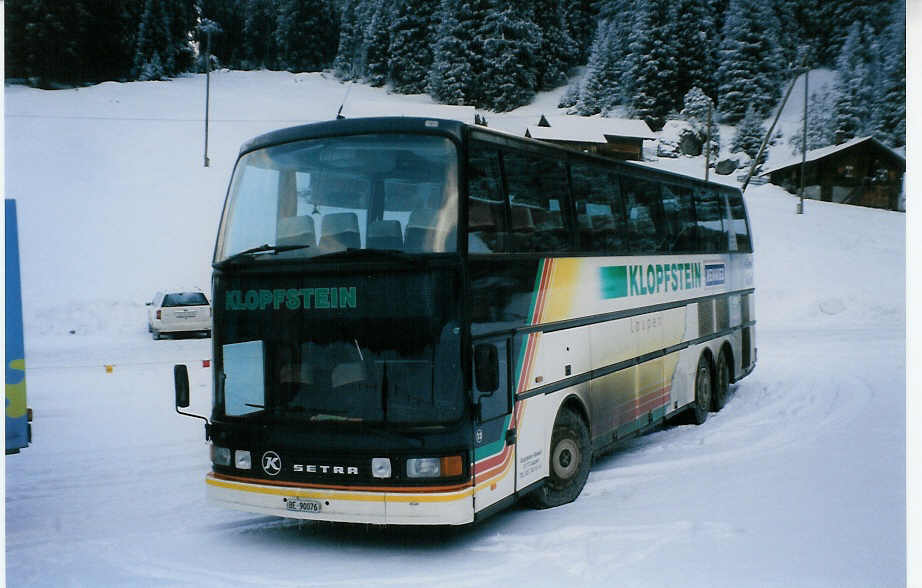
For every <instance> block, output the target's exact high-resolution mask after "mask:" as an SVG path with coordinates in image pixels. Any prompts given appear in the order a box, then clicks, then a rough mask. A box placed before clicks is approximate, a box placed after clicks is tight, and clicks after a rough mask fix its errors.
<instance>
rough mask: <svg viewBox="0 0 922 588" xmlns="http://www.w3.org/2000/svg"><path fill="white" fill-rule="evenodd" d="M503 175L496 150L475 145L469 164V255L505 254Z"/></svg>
mask: <svg viewBox="0 0 922 588" xmlns="http://www.w3.org/2000/svg"><path fill="white" fill-rule="evenodd" d="M501 180H502V175H501V173H500V168H499V155H498V153H497V152H496V150H494V149H492V148H489V147H486V146H484V145H482V144H480V143H476V142H472V143H471V147H470V151H469V153H468V165H467V194H468V196H467V197H468V207H467V208H468V210H467V213H468V214H467V219H468V220H467V229H468V233H467V248H468V252H470V253H493V252H500V251H503V248H504V247H505V243H506V240H507V231H506V210H505V207H506V205H505V202H504V199H503V192H502V189H501Z"/></svg>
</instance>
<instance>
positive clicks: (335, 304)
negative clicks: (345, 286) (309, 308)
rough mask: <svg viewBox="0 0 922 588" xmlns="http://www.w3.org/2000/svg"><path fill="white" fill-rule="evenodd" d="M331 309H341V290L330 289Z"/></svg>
mask: <svg viewBox="0 0 922 588" xmlns="http://www.w3.org/2000/svg"><path fill="white" fill-rule="evenodd" d="M330 308H339V290H337V289H336V288H330Z"/></svg>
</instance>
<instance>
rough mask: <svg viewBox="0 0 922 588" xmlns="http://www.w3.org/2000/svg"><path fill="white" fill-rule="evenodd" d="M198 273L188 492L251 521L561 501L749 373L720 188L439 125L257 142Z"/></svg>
mask: <svg viewBox="0 0 922 588" xmlns="http://www.w3.org/2000/svg"><path fill="white" fill-rule="evenodd" d="M213 268H214V272H213V280H212V288H213V295H214V326H213V354H214V355H213V359H214V361H213V367H214V392H213V408H212V411H211V415H210V419H209V418H206V417H202V416H200V417H199V418H202V419H204V420H205V421H206V438H207V439H208V440H210V442H211V445H210V448H211V460H212V470H211V471H210V472H209V473H208V474H207V476H206V479H205V483H206V490H207V495H208V496H209V498H210V499H212V500H213V501H216V502H217V503H219V504H222V505H225V506H227V507H232V508H236V509H241V510H244V511H249V512H254V513H263V514H270V515H278V516H283V517H294V518H302V519H316V520H325V521H340V522H356V523H370V524H387V525H463V524H468V523H472V522H475V521H477V520H480V519H482V518H484V517H486V516H489V515H490V514H492V513H494V512H496V511H498V510H500V509H502V508H504V507H507V506H509V505H510V504H512V503H513V502H515V501H516V500H517V499H520V498H521V499H525V500H527V501H528V502H529V503H530V504H531V505H533V506H535V507H537V508H548V507H554V506H558V505H561V504H565V503H568V502H570V501H572V500H574V499H576V497H577V496H578V495H579V494H580V491H581V490H582V488H583V486H584V484H585V483H586V480H587V477H588V475H589V470H590V467H591V464H592V460H593V458H594V457H597V456H599V455H601V454H603V453H606V452H609V451H611V450H612V449H613V448H615V446H616V445H617V444H619V443H621V442H622V441H624V440H625V439H628V438H630V437H632V436H636V435H639V434H641V433H644V432H646V431H649V430H651V429H652V428H654V427H657V426H659V425H662V424H663V423H664V421H665V420H666V419H672V418H673V417H678V416H679V415H680V414H682V415H685V416H683V417H682V418H683V419H690V420H693V421H694V422H695V423H699V424H700V423H703V422H704V421H705V420H706V419H707V417H708V413H709V412H710V411H716V410H719V409H720V408H721V407H722V406H723V405H724V404H725V403H726V402H727V398H728V394H729V391H730V385H731V384H732V383H734V382H736V381H738V380H739V379H741V378H743V377H744V376H746V375H748V374H749V373H750V372H751V371H752V370H753V368H754V367H755V363H756V349H755V320H754V292H755V291H754V287H753V258H752V240H751V235H750V230H749V222H748V218H747V213H746V208H745V205H744V201H743V198H742V194H741V192H740V191H739V189H735V188H731V187H728V186H722V185H719V184H715V183H706V182H703V181H700V180H696V179H692V178H689V177H685V176H682V175H677V174H672V173H666V172H663V171H658V170H655V169H652V168H650V167H647V166H643V165H642V164H631V163H627V162H618V161H613V160H610V159H606V158H603V157H599V156H595V155H591V154H586V153H581V152H577V151H574V150H569V149H565V148H562V147H557V146H554V145H551V144H548V143H543V142H539V141H535V140H532V139H527V138H524V137H517V136H513V135H511V134H507V133H503V132H497V131H494V130H490V129H488V128H485V127H482V126H478V125H468V124H464V123H461V122H456V121H449V120H438V119H424V118H408V117H407V118H402V117H401V118H397V117H393V118H368V119H354V120H349V119H346V120H336V121H329V122H321V123H315V124H310V125H304V126H298V127H294V128H288V129H283V130H279V131H275V132H271V133H268V134H265V135H262V136H260V137H257V138H255V139H252V140H251V141H249V142H248V143H246V144H244V145H243V147H242V148H241V150H240V155H239V159H238V161H237V163H236V166H235V169H234V172H233V175H232V179H231V181H230V185H229V188H228V192H227V197H226V202H225V206H224V210H223V213H222V217H221V221H220V228H219V233H218V237H217V242H216V246H215V251H214V260H213ZM174 376H175V381H176V402H177V411H179V408H185V407H187V406H188V405H189V394H188V375H187V373H186V370H185V367H184V366H181V365H180V366H176V367H175V368H174Z"/></svg>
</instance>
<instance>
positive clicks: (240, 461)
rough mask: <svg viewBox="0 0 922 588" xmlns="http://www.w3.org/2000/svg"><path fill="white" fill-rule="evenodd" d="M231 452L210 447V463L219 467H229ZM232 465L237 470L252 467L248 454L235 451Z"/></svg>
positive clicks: (213, 446)
mask: <svg viewBox="0 0 922 588" xmlns="http://www.w3.org/2000/svg"><path fill="white" fill-rule="evenodd" d="M231 453H232V452H231V450H230V449H229V448H227V447H218V446H217V445H212V446H211V462H212V463H214V464H215V465H219V466H227V467H229V466H230V465H231ZM233 457H234V460H233V464H234V467H235V468H237V469H238V470H249V469H252V467H253V459H252V458H251V457H250V452H249V451H246V450H243V449H237V450H236V451H234V452H233Z"/></svg>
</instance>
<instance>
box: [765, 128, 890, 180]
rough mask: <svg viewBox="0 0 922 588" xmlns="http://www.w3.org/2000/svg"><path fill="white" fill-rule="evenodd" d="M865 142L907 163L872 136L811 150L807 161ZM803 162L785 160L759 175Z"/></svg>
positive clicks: (808, 152) (799, 159)
mask: <svg viewBox="0 0 922 588" xmlns="http://www.w3.org/2000/svg"><path fill="white" fill-rule="evenodd" d="M865 141H872V142H873V143H874V144H875V145H877V146H878V147H880V148H881V149H883V150H884V151H886V152H888V153H890V154H892V155H893V157H894V158H898V159H900V160H902V161H903V163H905V162H906V157H905V156H904V155H901V154H900V153H899V152H897V151H894V150H893V149H890V148H889V147H887V146H886V145H884V144H883V143H881V142H880V141H878V140H877V139H875V138H874V137H871V136H868V137H858V138H855V139H852V140H851V141H846V142H845V143H842V144H840V145H830V146H828V147H820V148H819V149H811V150H810V151H807V158H806V161H807V162H811V161H817V160H820V159H823V158H825V157H829V156H830V155H833V154H835V153H838V152H840V151H845V150H846V149H850V148H852V147H854V146H855V145H859V144H861V143H864V142H865ZM802 160H803V158H801V157H796V158H792V159H788V160H785V161H783V162H781V163H779V164H777V165H774V166H772V167H771V168H769V169H766V170H765V171H763V172H762V173H760V174H759V175H761V176H765V175H768V174H770V173H772V172H776V171H779V170H782V169H785V168H788V167H794V166H797V165H800V164H801V161H802Z"/></svg>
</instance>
